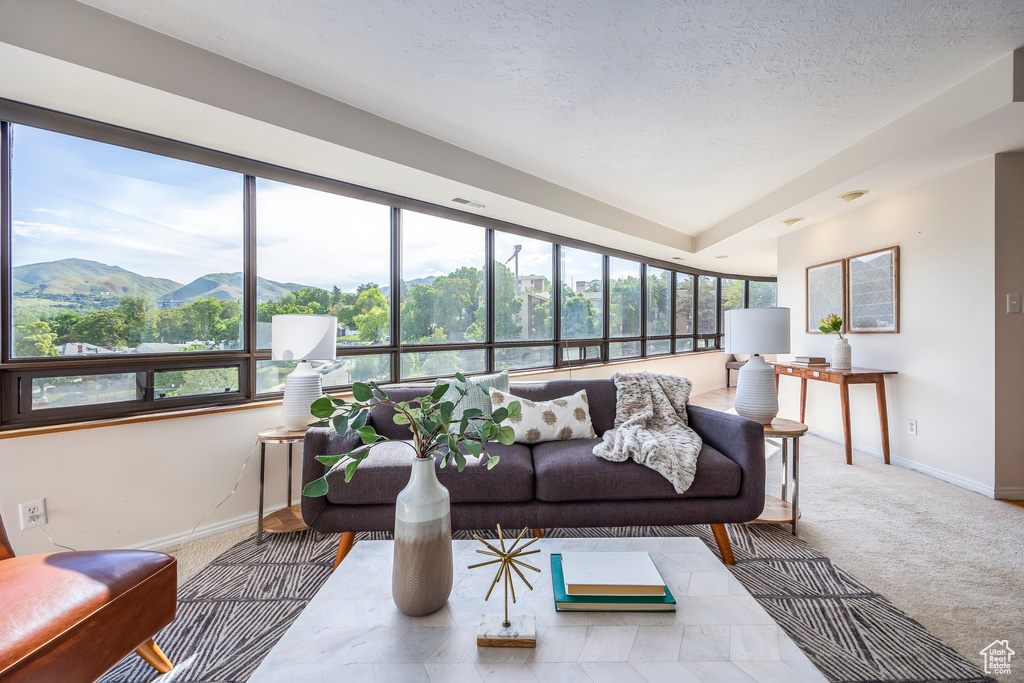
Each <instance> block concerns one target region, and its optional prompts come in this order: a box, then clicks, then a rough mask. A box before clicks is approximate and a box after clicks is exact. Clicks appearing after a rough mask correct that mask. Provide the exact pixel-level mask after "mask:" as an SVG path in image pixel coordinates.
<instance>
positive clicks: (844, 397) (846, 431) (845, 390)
mask: <svg viewBox="0 0 1024 683" xmlns="http://www.w3.org/2000/svg"><path fill="white" fill-rule="evenodd" d="M839 403H840V407H841V408H842V411H843V445H844V446H845V447H846V464H847V465H852V464H853V442H852V441H851V440H850V439H851V436H850V385H849V384H848V383H847V382H846V380H845V379H844V380H843V381H841V382H840V383H839Z"/></svg>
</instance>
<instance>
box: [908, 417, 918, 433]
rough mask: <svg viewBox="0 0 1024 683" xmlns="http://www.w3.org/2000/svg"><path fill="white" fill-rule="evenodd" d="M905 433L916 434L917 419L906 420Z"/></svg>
mask: <svg viewBox="0 0 1024 683" xmlns="http://www.w3.org/2000/svg"><path fill="white" fill-rule="evenodd" d="M907 434H910V435H911V436H917V420H907Z"/></svg>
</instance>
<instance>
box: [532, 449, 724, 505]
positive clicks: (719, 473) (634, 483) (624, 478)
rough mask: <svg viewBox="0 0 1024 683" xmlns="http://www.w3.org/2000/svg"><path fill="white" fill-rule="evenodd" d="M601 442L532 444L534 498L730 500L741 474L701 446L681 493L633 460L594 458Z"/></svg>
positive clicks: (554, 501) (719, 455) (546, 500)
mask: <svg viewBox="0 0 1024 683" xmlns="http://www.w3.org/2000/svg"><path fill="white" fill-rule="evenodd" d="M599 442H600V439H580V440H577V441H552V442H549V443H539V444H535V445H534V446H533V467H534V471H535V473H536V477H537V484H536V489H537V499H538V500H543V501H545V502H548V503H561V502H567V501H581V500H656V499H664V498H731V497H733V496H736V495H739V492H740V481H741V479H742V471H741V470H740V466H739V465H737V464H736V463H735V462H733V461H732V460H730V459H729V458H727V457H726V456H724V455H722V454H721V453H719V452H718V451H717V450H715V449H714V448H712V447H711V446H709V445H707V444H706V443H705V444H704V446H703V448H701V450H700V455H699V456H697V474H696V476H695V477H694V479H693V484H692V485H691V486H690V488H689V489H687V490H686V492H685V493H683V494H681V495H680V494H678V493H676V492H675V489H674V488H672V484H671V482H669V480H668V479H666V478H665V477H663V476H662V475H660V474H659V473H657V472H655V471H654V470H652V469H651V468H649V467H644V466H643V465H640V464H637V463H636V462H634V461H633V460H626V461H624V462H610V461H608V460H605V459H603V458H599V457H597V456H596V455H594V446H595V445H596V444H597V443H599Z"/></svg>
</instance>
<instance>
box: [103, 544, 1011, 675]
mask: <svg viewBox="0 0 1024 683" xmlns="http://www.w3.org/2000/svg"><path fill="white" fill-rule="evenodd" d="M729 533H730V535H731V537H732V542H733V553H734V555H735V556H736V565H735V566H733V567H731V570H732V571H733V574H734V575H735V576H736V578H737V579H739V581H740V582H741V583H742V584H743V585H744V586H745V587H746V589H747V590H748V591H750V593H751V595H753V596H754V598H756V599H757V601H758V602H759V603H760V604H761V605H762V606H763V607H764V608H765V610H766V611H767V612H768V613H769V614H770V615H771V616H772V618H773V619H775V621H777V622H778V623H779V625H780V626H781V627H782V628H783V629H784V630H785V631H786V633H788V634H789V636H790V637H791V638H792V639H793V641H794V642H795V643H796V644H797V645H798V646H799V647H800V648H801V649H802V650H803V651H804V652H805V653H806V654H807V656H808V657H809V658H810V660H811V661H812V662H813V663H814V665H815V666H817V667H818V669H820V670H821V672H822V673H823V674H824V675H825V677H826V678H828V679H829V680H830V681H834V682H836V683H839V682H842V683H847V682H850V683H852V682H855V681H856V682H865V683H866V682H868V681H871V682H879V683H881V682H892V683H896V682H899V683H910V682H916V681H920V682H924V681H930V682H931V681H955V682H959V683H976V682H977V683H981V682H986V683H988V682H993V683H994V679H992V678H989V677H987V676H985V675H984V674H983V673H982V671H981V670H980V669H978V667H977V666H975V665H974V664H972V663H970V662H968V661H967V660H966V659H964V658H963V657H961V656H960V655H959V654H958V653H957V652H956V651H955V650H953V649H952V648H950V647H949V646H947V645H946V644H945V643H943V642H942V641H941V640H939V639H938V638H936V637H935V636H934V635H932V634H931V633H929V632H928V631H927V630H926V629H925V628H924V627H923V626H921V625H920V624H919V623H917V622H916V621H914V620H913V619H911V618H910V617H908V616H907V615H906V614H905V613H903V612H902V611H900V610H899V609H897V608H896V607H895V606H894V605H892V604H891V603H890V602H889V601H888V600H886V599H885V598H884V597H882V596H881V595H879V594H878V593H874V592H872V591H871V589H869V588H868V587H867V586H865V585H863V584H862V583H860V582H859V581H857V580H856V579H854V578H853V577H852V576H850V575H849V574H847V573H846V572H845V571H843V570H842V569H840V568H839V567H837V566H835V565H834V564H832V563H831V562H830V561H829V559H828V558H827V557H825V556H824V555H822V554H821V553H819V552H818V551H816V550H815V549H814V548H812V547H811V546H809V545H807V544H806V543H804V542H803V541H801V540H800V539H798V538H796V537H794V536H793V535H792V534H791V533H790V532H789V531H788V530H787V529H786V528H782V527H778V526H772V525H767V524H745V525H732V526H730V527H729ZM483 535H486V532H485V533H484V534H483ZM545 535H546V536H549V537H554V538H558V537H574V538H575V537H587V536H697V537H699V538H701V539H702V540H703V541H704V543H705V544H707V545H708V547H709V548H711V550H712V552H714V553H715V554H716V555H717V554H718V548H717V546H716V545H715V542H714V539H713V537H712V536H711V531H710V529H709V528H708V527H707V526H671V527H617V528H613V529H597V528H594V529H548V530H545ZM454 536H455V537H456V538H470V532H456V533H455V534H454ZM387 537H388V534H362V535H360V536H358V537H357V538H360V539H371V538H374V539H380V538H387ZM336 548H337V536H328V537H320V536H319V535H318V534H315V533H313V532H311V531H306V532H300V533H294V534H272V535H270V537H269V540H268V541H267V542H266V543H264V544H263V545H261V546H257V545H256V537H255V536H253V537H251V538H248V539H246V540H245V541H242V542H241V543H239V544H238V545H236V546H235V547H233V548H231V549H230V550H228V551H227V552H225V553H223V554H221V555H220V556H219V557H217V559H215V560H214V561H213V562H212V563H211V564H210V565H208V566H207V567H205V568H204V569H202V570H201V571H200V572H199V573H198V574H196V575H195V576H194V577H192V579H190V580H189V581H188V582H186V583H185V584H184V585H183V586H181V588H180V590H179V597H178V617H177V619H176V620H175V621H174V623H172V624H171V625H170V626H168V627H167V628H165V629H164V630H163V631H162V632H161V633H160V634H159V635H158V636H157V643H159V645H160V647H161V648H162V649H163V651H164V652H165V653H166V654H167V656H168V657H169V658H170V659H171V661H172V662H174V663H175V669H174V671H172V672H171V673H169V674H166V675H165V676H162V677H157V676H156V675H155V672H154V671H153V670H152V669H150V668H149V667H148V666H147V665H146V664H145V663H143V662H142V661H141V660H140V659H139V658H138V657H135V656H134V655H132V656H130V657H128V658H127V659H126V660H125V661H123V662H121V664H119V665H118V666H117V667H116V668H115V669H113V670H112V671H111V672H110V673H109V674H107V676H105V677H104V678H103V679H102V680H103V682H104V683H137V682H140V681H154V680H158V681H159V683H171V682H172V681H173V682H174V683H192V682H198V681H203V682H204V683H205V682H214V681H216V682H223V683H229V682H230V683H235V682H238V683H241V682H242V681H245V680H247V679H248V677H249V676H250V675H251V674H252V672H253V671H254V670H255V669H256V667H257V666H258V665H259V663H260V662H261V661H262V660H263V658H264V657H265V656H266V655H267V653H268V652H269V651H270V649H271V648H272V647H273V646H274V644H275V643H276V642H277V641H278V639H280V637H281V636H282V635H283V634H284V632H285V631H286V630H287V629H288V627H289V626H290V625H291V623H292V622H293V621H294V620H295V618H296V617H298V616H299V614H300V613H301V612H302V610H303V608H305V606H306V603H308V602H309V600H310V598H312V597H313V595H314V594H315V593H316V592H317V590H318V589H319V588H320V586H321V585H322V584H323V582H324V581H326V580H327V577H328V576H329V575H330V571H331V565H332V564H333V562H334V553H335V550H336Z"/></svg>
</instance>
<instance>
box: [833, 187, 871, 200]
mask: <svg viewBox="0 0 1024 683" xmlns="http://www.w3.org/2000/svg"><path fill="white" fill-rule="evenodd" d="M867 193H868V191H867V190H854V191H853V192H845V193H843V194H841V195H839V198H840V199H842V200H843V201H844V202H852V201H853V200H854V199H860V198H861V197H863V196H864V195H866V194H867Z"/></svg>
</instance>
